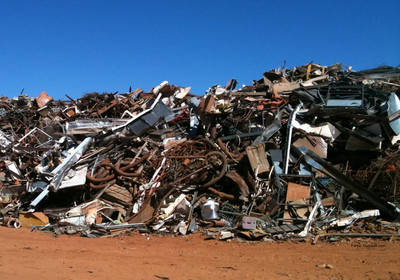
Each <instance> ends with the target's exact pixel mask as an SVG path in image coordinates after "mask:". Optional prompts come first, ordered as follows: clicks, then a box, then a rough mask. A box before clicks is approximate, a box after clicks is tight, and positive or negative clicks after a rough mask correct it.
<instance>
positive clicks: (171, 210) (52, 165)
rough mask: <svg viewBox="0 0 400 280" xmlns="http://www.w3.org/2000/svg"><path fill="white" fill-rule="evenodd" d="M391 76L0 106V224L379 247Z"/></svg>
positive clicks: (287, 76) (391, 188)
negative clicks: (341, 239)
mask: <svg viewBox="0 0 400 280" xmlns="http://www.w3.org/2000/svg"><path fill="white" fill-rule="evenodd" d="M399 82H400V70H399V69H398V68H395V67H389V66H384V67H380V68H376V69H369V70H364V71H359V72H356V71H351V70H350V69H346V70H345V69H343V68H342V66H341V65H340V64H334V65H332V66H328V67H327V66H321V65H317V64H308V65H303V66H300V67H295V68H293V69H287V68H279V69H275V70H271V71H269V72H265V73H264V74H263V76H262V78H261V79H259V80H254V81H253V84H252V85H248V86H243V87H242V88H241V89H236V85H237V81H236V80H234V79H232V80H231V81H229V82H228V84H227V85H226V86H225V87H222V86H219V85H215V86H212V87H211V88H209V90H208V91H207V92H206V93H205V95H203V96H197V95H194V94H191V93H190V90H191V88H190V87H188V88H184V87H179V86H175V85H170V84H169V83H168V82H163V83H161V84H160V85H159V86H157V87H155V88H153V89H151V90H150V91H149V92H144V91H143V90H142V89H137V90H135V91H133V92H132V91H130V92H128V93H123V94H118V93H103V94H100V93H90V94H86V95H85V96H83V97H82V98H79V99H77V100H74V99H72V98H70V97H68V96H67V97H68V100H58V101H56V100H53V98H52V97H51V96H48V95H47V93H46V92H43V93H41V94H40V95H39V96H38V97H36V98H29V97H28V96H25V95H20V96H19V97H17V98H14V99H9V98H7V97H1V99H0V119H1V130H0V157H1V161H0V184H1V185H0V223H2V224H3V225H4V226H8V227H15V228H18V227H20V226H24V227H31V228H33V229H39V230H51V231H54V232H55V233H56V234H61V233H81V234H82V235H84V236H88V237H96V236H102V235H114V234H119V233H121V232H125V231H128V230H137V231H140V232H147V233H153V234H157V233H158V234H189V233H192V232H196V231H201V232H203V233H204V234H205V235H206V237H207V238H217V239H229V238H245V239H253V240H255V239H258V240H262V239H271V238H273V239H286V238H289V237H292V238H313V239H315V238H317V236H318V237H321V238H326V239H335V238H337V237H338V236H370V237H392V236H398V235H399V234H398V232H399V223H398V222H399V218H400V210H399V208H398V206H399V201H400V200H399V199H400V195H399V193H400V192H399V183H400V172H399V170H400V150H399V143H400V142H399V140H400V100H399V95H400V85H399Z"/></svg>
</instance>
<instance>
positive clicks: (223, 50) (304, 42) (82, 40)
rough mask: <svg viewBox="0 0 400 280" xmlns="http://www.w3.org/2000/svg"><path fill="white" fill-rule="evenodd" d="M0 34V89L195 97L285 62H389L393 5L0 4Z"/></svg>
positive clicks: (395, 52) (397, 19)
mask: <svg viewBox="0 0 400 280" xmlns="http://www.w3.org/2000/svg"><path fill="white" fill-rule="evenodd" d="M347 2H349V3H347ZM0 38H1V39H0V67H1V69H0V95H5V96H10V97H14V96H18V94H19V93H20V91H21V90H22V88H25V91H24V93H25V94H28V95H30V96H33V97H35V96H37V95H38V94H39V93H40V92H41V91H47V93H48V94H49V95H51V96H53V97H55V98H56V99H60V98H61V99H64V98H65V97H64V95H65V94H68V95H70V96H71V97H73V98H79V97H80V96H82V94H84V93H87V92H93V91H97V92H105V91H107V92H115V91H119V92H126V91H127V90H128V89H129V86H132V88H133V89H135V88H138V87H140V88H143V89H144V90H149V89H151V88H152V87H153V86H156V85H158V84H160V83H161V82H162V81H164V80H168V81H169V82H170V83H171V84H176V85H180V86H185V87H186V86H192V90H191V92H193V93H195V94H199V95H202V94H204V92H205V90H207V89H208V88H209V87H210V86H212V85H214V84H221V85H225V84H226V82H227V81H228V80H229V79H231V78H236V79H237V80H238V81H239V84H251V82H252V80H255V79H259V78H261V77H262V73H263V72H264V71H268V70H270V69H272V68H276V67H279V66H281V65H283V61H284V60H286V61H287V66H288V67H293V66H297V65H302V64H306V63H309V62H311V61H313V62H315V63H321V64H323V65H330V64H332V63H334V62H342V63H343V64H345V65H351V66H353V69H355V70H362V69H365V68H372V67H377V66H379V65H381V64H388V65H393V66H397V65H398V64H400V1H398V0H393V1H366V0H365V1H329V2H328V1H236V0H230V1H215V0H214V1H207V0H203V1H190V0H186V1H173V0H170V1H165V0H164V1H118V0H117V1H110V0H108V1H102V0H96V1H86V0H85V1H82V0H80V1H75V0H68V1H61V0H57V1H54V0H51V1H41V0H37V1H32V0H29V1H22V0H19V1H11V0H0Z"/></svg>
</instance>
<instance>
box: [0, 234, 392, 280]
mask: <svg viewBox="0 0 400 280" xmlns="http://www.w3.org/2000/svg"><path fill="white" fill-rule="evenodd" d="M399 249H400V242H398V241H372V240H367V239H364V240H361V239H353V240H351V241H346V242H340V243H323V242H319V243H317V244H316V245H311V244H309V243H292V242H284V243H280V244H277V243H271V242H263V243H252V244H249V243H238V242H236V241H232V242H223V241H215V240H208V241H205V240H203V237H202V236H201V235H200V234H195V235H191V236H187V237H156V236H145V235H140V234H138V233H134V234H132V235H130V236H124V237H117V238H97V239H89V238H83V237H78V236H66V235H63V236H59V237H57V238H56V237H54V236H53V235H51V234H48V233H41V232H30V231H29V230H28V229H22V228H21V229H10V228H5V227H0V277H1V278H0V279H43V280H45V279H155V280H156V279H164V280H167V279H374V280H375V279H400V251H399Z"/></svg>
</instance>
